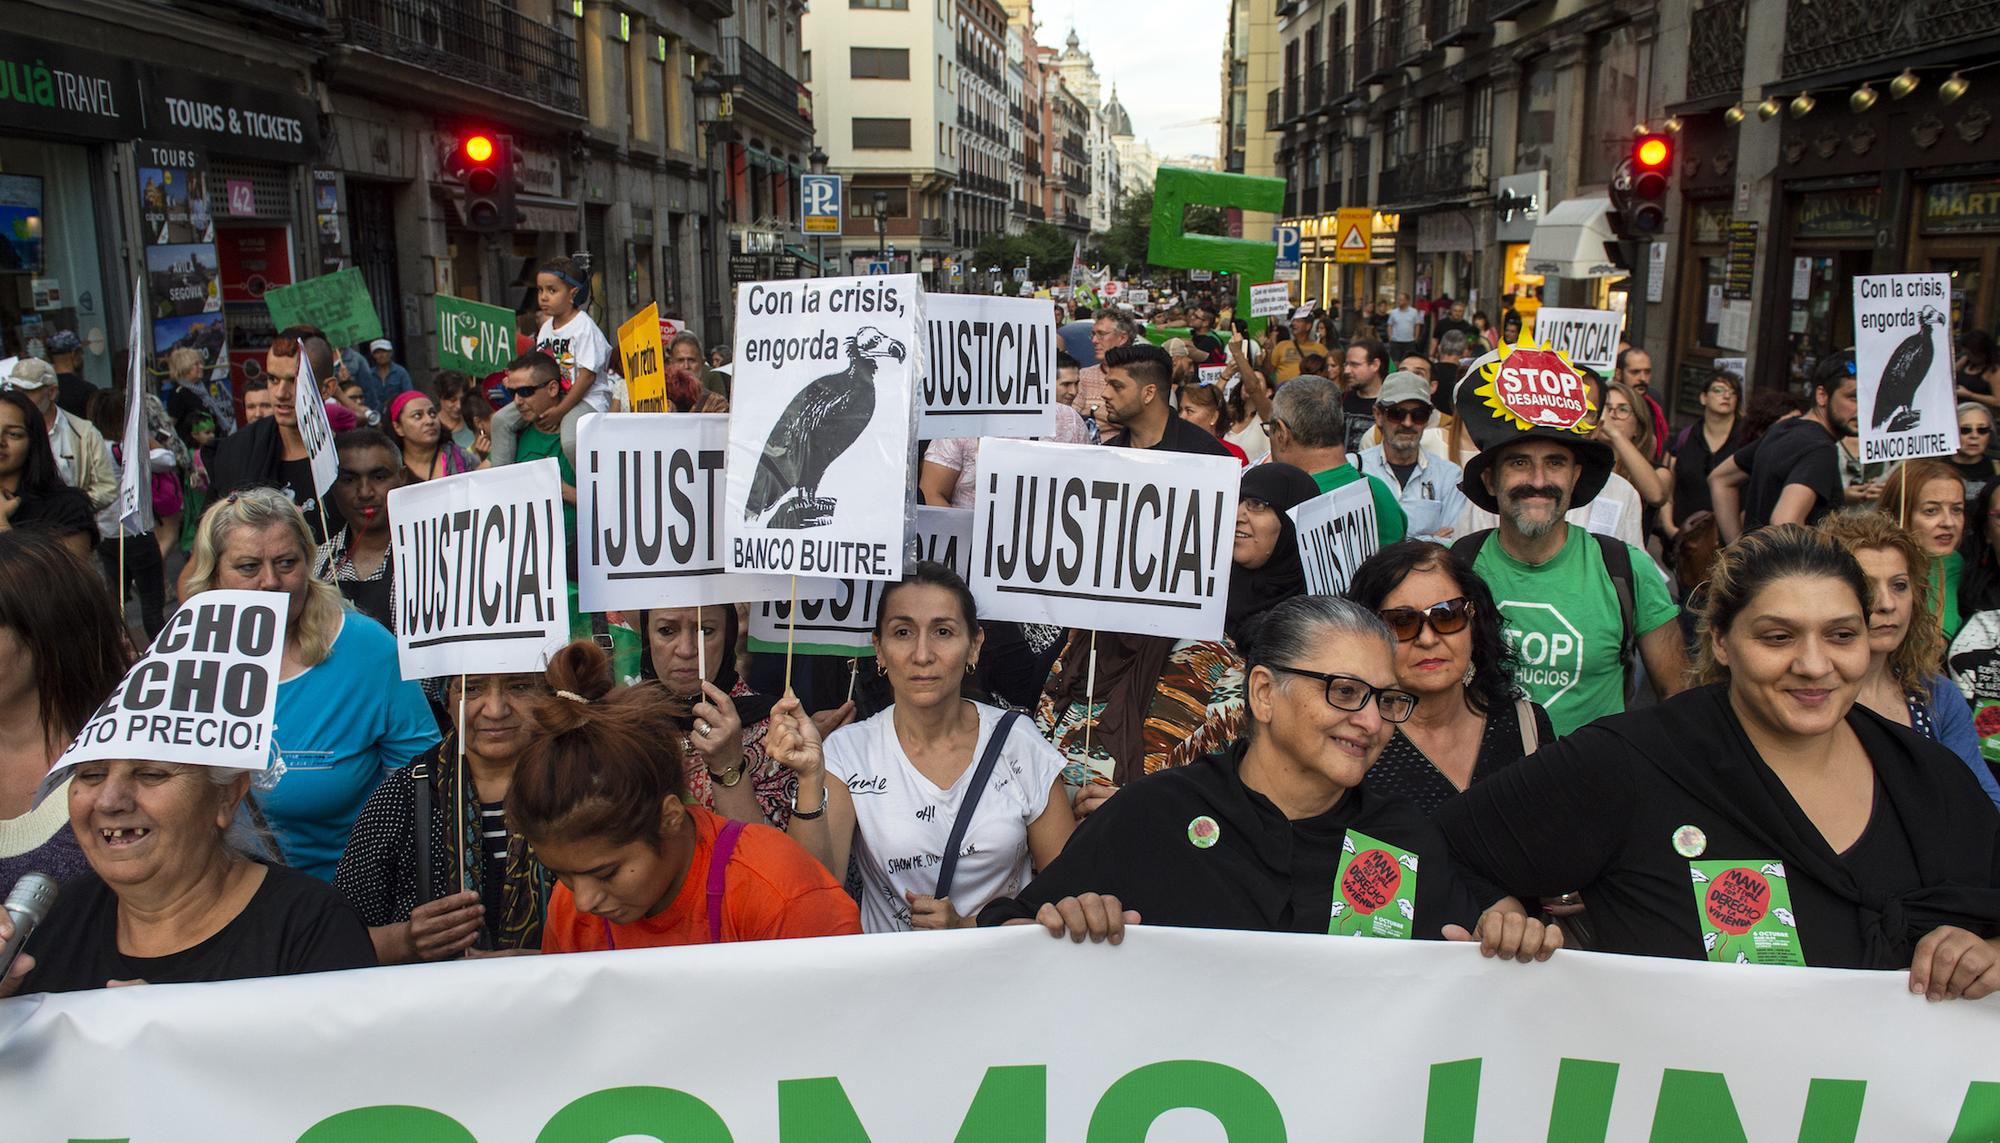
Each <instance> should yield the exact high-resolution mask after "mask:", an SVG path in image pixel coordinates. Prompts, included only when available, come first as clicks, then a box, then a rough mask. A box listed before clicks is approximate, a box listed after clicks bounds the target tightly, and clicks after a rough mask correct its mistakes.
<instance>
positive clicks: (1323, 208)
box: [1319, 178, 1341, 214]
mask: <svg viewBox="0 0 2000 1143" xmlns="http://www.w3.org/2000/svg"><path fill="white" fill-rule="evenodd" d="M1340 207H1341V200H1340V180H1339V179H1337V178H1336V179H1335V180H1334V181H1332V182H1330V183H1328V184H1326V185H1325V186H1324V187H1321V188H1320V192H1319V212H1320V213H1321V214H1332V213H1333V212H1334V211H1336V210H1339V209H1340Z"/></svg>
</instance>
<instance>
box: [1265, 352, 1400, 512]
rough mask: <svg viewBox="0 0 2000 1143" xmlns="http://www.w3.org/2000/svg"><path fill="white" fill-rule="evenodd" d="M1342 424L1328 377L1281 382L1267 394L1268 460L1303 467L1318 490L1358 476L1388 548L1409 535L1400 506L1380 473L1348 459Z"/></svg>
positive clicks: (1337, 394)
mask: <svg viewBox="0 0 2000 1143" xmlns="http://www.w3.org/2000/svg"><path fill="white" fill-rule="evenodd" d="M1345 429H1346V426H1345V425H1344V424H1343V423H1342V422H1341V416H1340V389H1339V387H1338V386H1336V385H1335V384H1334V383H1333V382H1332V381H1331V380H1329V379H1328V378H1325V377H1320V376H1317V375H1315V374H1311V373H1306V374H1303V375H1301V376H1299V377H1296V378H1293V379H1292V380H1290V381H1287V382H1286V383H1285V384H1284V385H1283V386H1281V387H1279V389H1278V395H1277V396H1275V397H1273V398H1271V420H1270V427H1269V428H1268V429H1267V430H1266V431H1267V432H1268V433H1269V434H1270V438H1271V459H1272V460H1274V461H1276V462H1278V463H1280V464H1289V465H1293V466H1295V467H1298V468H1302V469H1304V470H1305V472H1306V475H1308V476H1310V477H1312V478H1313V483H1315V484H1317V485H1319V490H1320V491H1321V492H1322V493H1326V492H1332V491H1333V490H1334V489H1336V488H1344V487H1346V486H1347V485H1349V484H1352V483H1354V482H1355V481H1357V480H1365V481H1367V482H1368V491H1369V494H1370V496H1371V498H1372V499H1373V500H1374V501H1375V537H1376V541H1377V543H1378V544H1379V545H1380V546H1384V547H1386V546H1387V545H1389V544H1393V543H1395V542H1396V541H1398V540H1400V539H1402V538H1403V537H1404V536H1406V535H1408V534H1409V524H1408V521H1406V520H1405V519H1404V518H1403V506H1402V505H1401V504H1400V503H1398V502H1397V500H1396V493H1395V492H1394V491H1393V490H1391V489H1390V487H1389V486H1388V485H1387V484H1385V483H1384V482H1383V481H1382V480H1381V479H1380V478H1379V477H1375V476H1364V475H1363V474H1362V473H1361V470H1360V469H1357V468H1355V467H1354V466H1353V465H1352V464H1349V463H1348V460H1347V438H1346V436H1345V435H1344V434H1345Z"/></svg>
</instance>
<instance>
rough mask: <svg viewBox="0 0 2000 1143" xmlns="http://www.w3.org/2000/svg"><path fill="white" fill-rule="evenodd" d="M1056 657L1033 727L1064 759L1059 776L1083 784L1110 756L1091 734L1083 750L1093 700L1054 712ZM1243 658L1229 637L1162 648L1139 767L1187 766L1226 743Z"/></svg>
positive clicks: (1097, 707) (1238, 724) (1238, 721)
mask: <svg viewBox="0 0 2000 1143" xmlns="http://www.w3.org/2000/svg"><path fill="white" fill-rule="evenodd" d="M1062 669H1063V664H1062V662H1061V660H1057V662H1056V665H1055V668H1054V670H1053V671H1051V673H1050V684H1051V685H1050V686H1049V687H1045V688H1043V689H1044V693H1043V695H1042V701H1041V705H1040V708H1039V709H1038V711H1037V712H1036V715H1035V727H1036V729H1038V730H1040V731H1041V732H1042V735H1043V736H1044V737H1045V738H1047V739H1048V740H1049V741H1050V742H1053V743H1054V744H1055V747H1056V750H1057V751H1058V752H1060V753H1061V754H1062V756H1063V757H1064V758H1065V759H1066V760H1067V761H1068V762H1069V763H1070V765H1069V767H1068V768H1066V769H1065V770H1064V776H1065V778H1067V779H1068V780H1069V781H1070V782H1072V783H1074V784H1078V785H1081V784H1083V783H1085V782H1088V781H1089V780H1090V777H1091V775H1092V774H1098V775H1104V776H1107V777H1108V776H1109V775H1110V774H1111V771H1112V759H1111V756H1110V755H1109V754H1108V753H1106V752H1105V750H1104V748H1103V747H1102V745H1101V744H1100V743H1099V742H1098V741H1097V740H1096V738H1095V737H1091V741H1090V749H1089V751H1088V753H1086V752H1085V750H1084V740H1085V738H1086V736H1088V735H1090V734H1091V732H1092V731H1093V729H1094V723H1095V720H1096V718H1097V716H1098V715H1099V714H1100V713H1102V712H1103V710H1104V703H1103V702H1102V701H1101V700H1099V701H1097V702H1095V703H1093V704H1091V706H1090V707H1089V708H1088V709H1086V708H1085V707H1084V706H1083V705H1082V704H1077V705H1075V706H1071V707H1070V708H1069V709H1068V710H1065V711H1064V712H1063V714H1062V717H1061V718H1060V719H1058V718H1056V717H1055V714H1054V711H1055V703H1054V701H1053V700H1052V699H1051V698H1050V696H1049V694H1048V693H1047V692H1049V691H1051V690H1053V689H1054V684H1055V683H1056V682H1057V681H1059V680H1060V678H1061V676H1062ZM1243 726H1244V723H1243V660H1242V659H1241V658H1239V657H1238V656H1237V654H1236V652H1235V651H1234V650H1233V649H1232V648H1231V647H1230V646H1229V645H1228V644H1227V643H1219V642H1211V641H1207V640H1182V641H1181V642H1179V643H1176V644H1175V645H1174V649H1173V651H1172V653H1171V654H1169V655H1168V656H1167V664H1166V667H1165V669H1163V670H1162V671H1161V672H1160V683H1159V686H1158V688H1157V689H1156V690H1155V692H1154V695H1153V702H1152V705H1151V706H1150V707H1149V708H1148V709H1147V711H1146V724H1145V731H1144V738H1145V743H1146V756H1145V763H1144V769H1145V772H1146V773H1148V774H1151V773H1154V772H1155V771H1158V770H1170V769H1173V768H1175V767H1179V766H1185V765H1187V764H1188V763H1190V762H1192V761H1194V760H1195V759H1197V758H1199V757H1201V756H1202V755H1204V754H1212V753H1214V752H1216V751H1218V750H1223V749H1226V748H1227V747H1228V746H1229V744H1230V743H1232V742H1234V741H1236V739H1238V738H1240V737H1242V735H1243Z"/></svg>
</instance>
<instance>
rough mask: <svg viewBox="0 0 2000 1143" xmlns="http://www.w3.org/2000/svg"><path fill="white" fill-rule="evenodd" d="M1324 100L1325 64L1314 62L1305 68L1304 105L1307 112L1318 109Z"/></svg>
mask: <svg viewBox="0 0 2000 1143" xmlns="http://www.w3.org/2000/svg"><path fill="white" fill-rule="evenodd" d="M1324 102H1326V65H1325V64H1314V65H1312V66H1311V67H1309V68H1307V69H1306V94H1305V102H1304V107H1305V110H1306V111H1307V112H1308V113H1311V112H1314V111H1318V110H1319V107H1320V104H1322V103H1324Z"/></svg>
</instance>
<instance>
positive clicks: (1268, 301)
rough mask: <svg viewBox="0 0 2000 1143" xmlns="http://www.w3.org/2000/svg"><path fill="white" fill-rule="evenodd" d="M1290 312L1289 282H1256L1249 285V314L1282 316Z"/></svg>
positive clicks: (1290, 292)
mask: <svg viewBox="0 0 2000 1143" xmlns="http://www.w3.org/2000/svg"><path fill="white" fill-rule="evenodd" d="M1290 312H1292V286H1291V283H1289V282H1258V283H1257V284H1255V285H1253V286H1251V287H1250V316H1251V317H1253V318H1260V317H1283V316H1285V315H1286V314H1288V313H1290Z"/></svg>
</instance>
